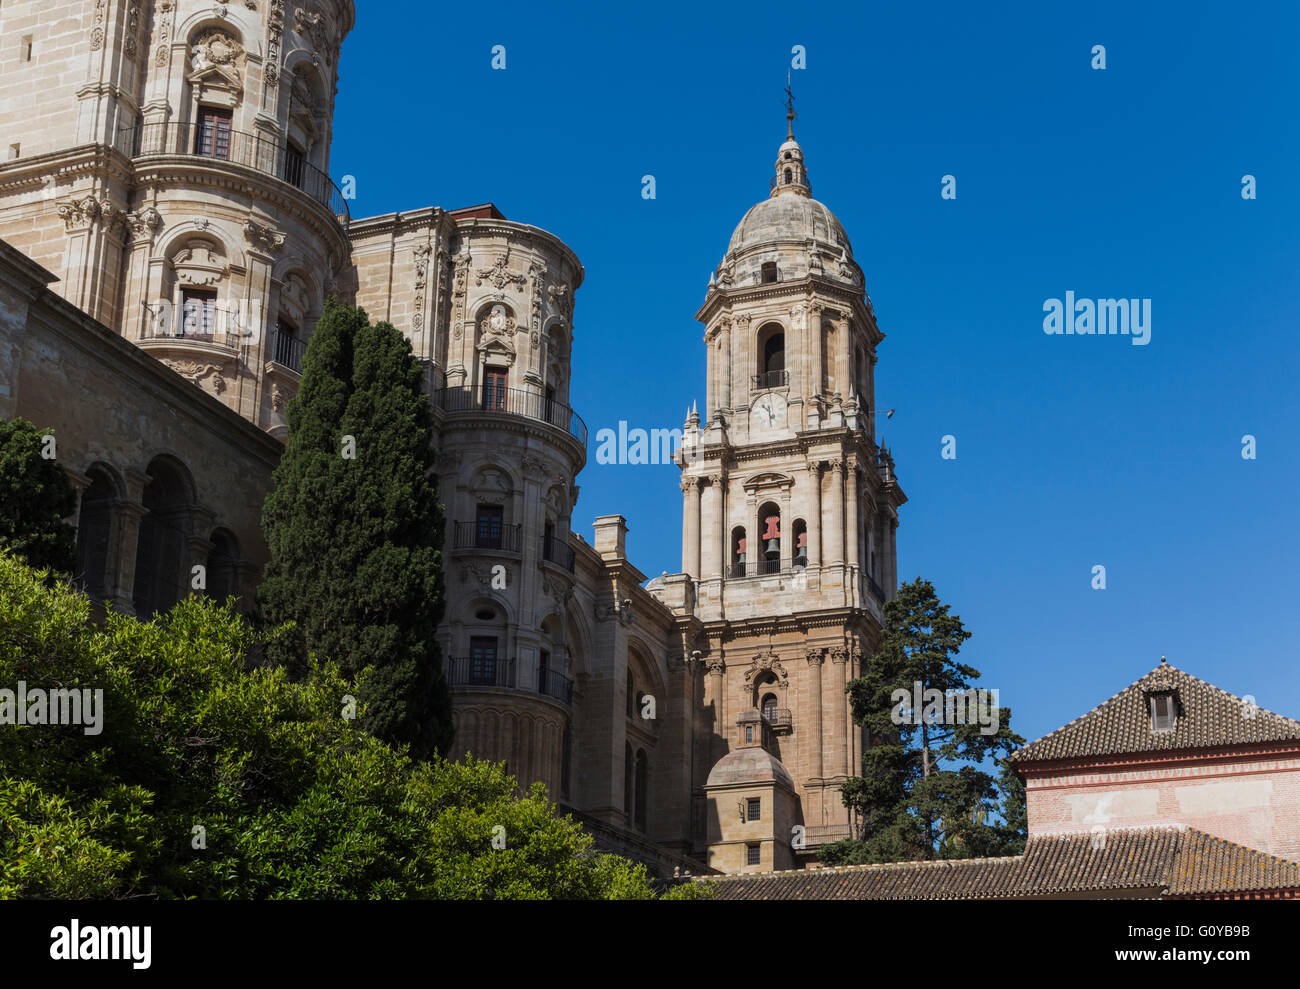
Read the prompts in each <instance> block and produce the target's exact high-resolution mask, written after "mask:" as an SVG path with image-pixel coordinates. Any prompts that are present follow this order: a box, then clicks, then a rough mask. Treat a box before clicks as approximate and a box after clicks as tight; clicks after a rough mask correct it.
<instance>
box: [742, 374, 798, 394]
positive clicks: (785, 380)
mask: <svg viewBox="0 0 1300 989" xmlns="http://www.w3.org/2000/svg"><path fill="white" fill-rule="evenodd" d="M749 383H750V386H751V387H752V388H754V389H755V390H756V391H762V390H763V389H765V388H784V387H785V386H786V385H788V384H789V383H790V372H789V371H765V372H763V373H762V374H755V375H752V376H751V377H750V379H749Z"/></svg>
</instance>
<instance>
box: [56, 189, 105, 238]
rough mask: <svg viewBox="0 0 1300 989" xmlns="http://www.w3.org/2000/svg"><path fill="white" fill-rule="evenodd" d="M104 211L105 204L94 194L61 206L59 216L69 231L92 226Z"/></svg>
mask: <svg viewBox="0 0 1300 989" xmlns="http://www.w3.org/2000/svg"><path fill="white" fill-rule="evenodd" d="M102 212H103V204H101V203H100V201H99V200H98V199H96V198H95V197H94V196H84V197H82V198H81V199H77V200H73V201H72V202H69V203H64V204H63V205H61V206H60V207H59V216H60V217H61V218H62V220H63V224H64V226H65V227H66V228H67V229H68V230H69V231H71V230H77V229H79V228H81V227H87V226H90V224H92V223H94V222H96V221H97V220H99V219H100V216H101V214H102Z"/></svg>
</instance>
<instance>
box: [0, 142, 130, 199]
mask: <svg viewBox="0 0 1300 989" xmlns="http://www.w3.org/2000/svg"><path fill="white" fill-rule="evenodd" d="M51 175H52V176H54V177H55V179H76V178H81V177H85V176H93V177H96V178H100V179H102V180H104V181H105V182H121V183H123V184H125V185H130V184H131V181H132V178H131V159H130V158H128V157H126V155H124V154H122V153H121V152H120V151H118V150H117V149H116V148H111V147H109V146H108V145H106V144H83V145H81V146H79V147H76V148H66V149H64V150H61V151H52V152H50V153H49V154H43V155H34V156H33V157H31V158H16V159H14V160H13V161H6V162H4V163H3V164H0V192H8V191H10V190H17V189H22V188H27V187H37V188H39V187H40V186H43V185H44V184H45V183H46V180H47V179H48V178H49V177H50V176H51ZM64 194H65V195H66V192H65V193H64Z"/></svg>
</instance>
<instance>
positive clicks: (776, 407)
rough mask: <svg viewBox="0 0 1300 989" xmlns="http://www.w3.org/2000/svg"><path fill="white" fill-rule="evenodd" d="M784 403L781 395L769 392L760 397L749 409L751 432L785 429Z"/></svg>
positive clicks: (769, 431)
mask: <svg viewBox="0 0 1300 989" xmlns="http://www.w3.org/2000/svg"><path fill="white" fill-rule="evenodd" d="M785 415H786V405H785V398H784V397H782V396H781V395H777V394H774V393H769V394H767V395H763V396H762V397H760V398H759V399H758V400H757V401H756V402H754V405H753V407H752V408H750V410H749V430H750V432H751V433H771V432H775V431H777V430H781V429H785Z"/></svg>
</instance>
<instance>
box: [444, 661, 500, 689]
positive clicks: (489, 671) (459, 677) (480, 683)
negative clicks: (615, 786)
mask: <svg viewBox="0 0 1300 989" xmlns="http://www.w3.org/2000/svg"><path fill="white" fill-rule="evenodd" d="M443 662H444V664H445V666H444V669H445V672H446V674H447V682H448V683H449V684H451V685H452V686H453V687H513V686H515V661H514V660H513V659H472V658H470V657H468V656H448V657H446V658H445V659H444V660H443Z"/></svg>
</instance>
